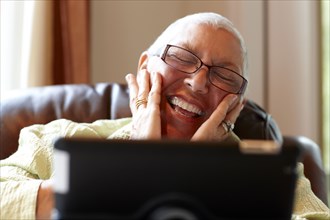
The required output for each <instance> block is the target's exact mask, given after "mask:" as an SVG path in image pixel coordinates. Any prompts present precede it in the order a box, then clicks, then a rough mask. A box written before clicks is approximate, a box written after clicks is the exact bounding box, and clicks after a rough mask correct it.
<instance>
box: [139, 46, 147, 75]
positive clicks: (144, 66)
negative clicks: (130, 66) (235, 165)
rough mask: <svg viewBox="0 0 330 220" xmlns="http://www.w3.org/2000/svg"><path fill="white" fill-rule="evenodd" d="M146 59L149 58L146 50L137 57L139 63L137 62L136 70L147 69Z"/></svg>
mask: <svg viewBox="0 0 330 220" xmlns="http://www.w3.org/2000/svg"><path fill="white" fill-rule="evenodd" d="M148 60H149V54H148V52H147V51H144V52H143V53H142V54H141V56H140V59H139V64H138V69H137V70H138V72H139V71H140V70H143V69H147V66H148Z"/></svg>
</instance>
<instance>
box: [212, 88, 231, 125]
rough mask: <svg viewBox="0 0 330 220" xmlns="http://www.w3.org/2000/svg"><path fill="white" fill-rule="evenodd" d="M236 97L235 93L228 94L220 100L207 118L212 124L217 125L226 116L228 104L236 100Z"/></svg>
mask: <svg viewBox="0 0 330 220" xmlns="http://www.w3.org/2000/svg"><path fill="white" fill-rule="evenodd" d="M236 99H237V95H234V94H229V95H227V96H226V97H225V98H224V99H223V100H222V101H221V102H220V104H219V105H218V107H217V108H216V109H215V111H214V112H213V113H212V115H211V116H210V118H209V120H210V121H211V122H212V123H213V125H214V126H219V124H220V123H221V122H222V121H223V120H224V119H225V118H226V115H227V112H228V110H229V108H230V106H231V105H232V104H233V103H234V102H235V101H236Z"/></svg>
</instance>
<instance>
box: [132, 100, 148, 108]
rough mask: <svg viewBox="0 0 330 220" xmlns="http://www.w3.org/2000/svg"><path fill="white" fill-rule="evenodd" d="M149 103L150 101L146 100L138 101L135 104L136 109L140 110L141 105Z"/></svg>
mask: <svg viewBox="0 0 330 220" xmlns="http://www.w3.org/2000/svg"><path fill="white" fill-rule="evenodd" d="M147 103H148V101H147V99H146V98H143V99H137V100H136V102H135V106H136V109H138V108H139V107H140V105H143V104H147Z"/></svg>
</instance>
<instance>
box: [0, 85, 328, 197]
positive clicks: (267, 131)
mask: <svg viewBox="0 0 330 220" xmlns="http://www.w3.org/2000/svg"><path fill="white" fill-rule="evenodd" d="M128 103H129V95H128V88H127V85H124V84H117V83H99V84H96V85H86V84H79V85H56V86H44V87H36V88H29V89H22V90H17V91H14V92H13V93H12V94H11V96H10V97H9V98H6V99H4V100H2V101H1V116H0V117H1V118H0V120H1V130H0V137H1V142H0V159H4V158H6V157H8V156H9V155H11V154H12V153H13V152H15V151H16V150H17V147H18V137H19V132H20V130H21V129H22V128H24V127H26V126H29V125H32V124H45V123H48V122H50V121H53V120H55V119H59V118H66V119H70V120H72V121H76V122H93V121H95V120H98V119H117V118H123V117H130V116H131V112H130V109H129V106H128ZM234 132H235V133H236V134H237V135H238V136H239V137H240V138H241V139H265V140H277V141H279V142H282V135H281V132H280V130H279V128H278V126H277V124H276V122H275V121H274V119H273V118H272V117H271V116H270V114H268V113H267V112H266V111H264V110H263V109H262V108H261V107H260V106H258V105H257V104H256V103H254V102H253V101H252V100H247V101H246V104H245V106H244V108H243V110H242V112H241V114H240V116H239V118H238V119H237V121H236V124H235V129H234ZM304 140H305V141H306V139H304ZM310 141H311V140H310ZM308 143H309V145H310V142H308ZM307 145H308V144H307ZM309 145H308V146H309ZM310 146H312V149H313V150H309V151H306V152H309V153H310V154H311V155H310V156H307V157H304V158H309V159H308V160H306V161H302V162H303V163H304V165H305V167H306V168H305V169H306V171H309V172H311V173H308V174H306V176H307V177H313V178H316V179H317V180H315V181H314V180H311V182H312V187H313V188H315V191H314V192H315V194H316V195H318V193H321V191H325V190H323V189H324V188H325V175H324V171H323V169H322V166H321V164H322V160H321V156H320V153H319V149H318V146H317V145H316V146H315V145H310ZM307 148H308V149H309V148H310V147H307ZM303 160H304V159H303ZM322 172H323V177H322V176H321V177H320V178H321V179H322V178H323V180H324V181H323V182H322V181H320V180H319V179H320V178H318V177H317V176H315V175H314V174H315V173H318V174H322ZM314 182H315V184H314ZM322 184H323V185H322ZM319 191H320V192H319ZM325 192H326V191H325ZM318 196H319V197H324V196H322V195H318ZM325 198H326V196H325Z"/></svg>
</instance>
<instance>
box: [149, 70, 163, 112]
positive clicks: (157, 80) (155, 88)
mask: <svg viewBox="0 0 330 220" xmlns="http://www.w3.org/2000/svg"><path fill="white" fill-rule="evenodd" d="M151 80H152V85H151V90H150V93H149V96H148V106H149V105H150V106H151V107H155V108H159V105H160V100H161V88H162V78H161V75H160V74H159V73H157V72H154V73H152V74H151Z"/></svg>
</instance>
